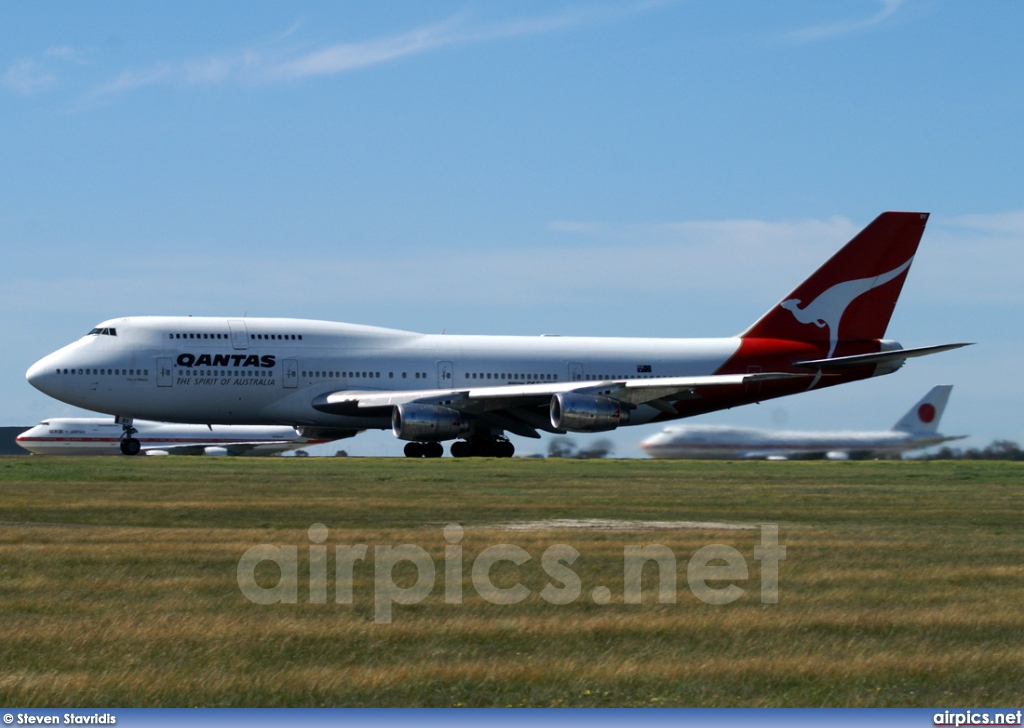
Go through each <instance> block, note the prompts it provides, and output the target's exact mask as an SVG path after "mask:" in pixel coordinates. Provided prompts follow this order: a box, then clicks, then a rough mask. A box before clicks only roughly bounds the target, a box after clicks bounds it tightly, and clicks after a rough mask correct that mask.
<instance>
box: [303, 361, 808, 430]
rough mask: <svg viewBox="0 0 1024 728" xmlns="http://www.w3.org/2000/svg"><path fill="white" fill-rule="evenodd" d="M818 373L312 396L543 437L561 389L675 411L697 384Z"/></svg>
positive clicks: (371, 412) (366, 412) (368, 411)
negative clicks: (439, 409)
mask: <svg viewBox="0 0 1024 728" xmlns="http://www.w3.org/2000/svg"><path fill="white" fill-rule="evenodd" d="M812 376H814V375H812V374H810V373H808V374H794V373H788V372H760V373H755V374H715V375H710V376H695V377H657V378H652V379H613V380H606V381H598V382H595V381H590V382H581V381H575V382H551V383H544V384H519V385H507V386H499V387H469V388H464V389H421V390H411V391H379V390H378V391H372V390H366V391H360V390H341V391H338V392H330V393H326V394H322V395H320V396H319V397H317V398H315V399H314V400H313V407H314V408H315V409H317V410H319V411H321V412H329V413H331V414H339V415H349V416H359V415H363V416H382V415H385V414H387V413H388V412H390V410H391V408H393V407H395V406H397V405H402V404H413V403H415V404H432V405H441V406H444V407H450V408H451V409H455V410H458V411H459V412H461V413H462V414H464V415H467V416H470V417H476V418H479V419H484V420H487V421H489V423H490V424H492V425H494V426H496V427H500V428H501V429H505V430H508V431H510V432H513V433H515V434H517V435H522V436H524V437H534V438H536V437H540V435H539V433H538V432H537V430H545V431H547V432H557V433H563V431H561V430H557V429H555V428H554V427H553V426H552V425H551V422H550V420H549V418H548V415H547V407H548V406H549V404H550V402H551V398H552V397H553V396H554V395H556V394H566V393H574V394H583V395H594V396H601V397H607V398H609V399H612V400H615V401H617V402H619V403H620V404H621V405H622V406H623V407H624V408H625V409H635V408H636V407H637V406H639V405H642V404H646V405H650V406H652V407H654V408H656V409H659V410H662V411H664V412H666V413H668V414H672V415H675V414H677V413H676V411H675V410H674V409H673V408H672V405H671V402H673V401H676V400H680V399H688V398H692V397H697V396H699V395H697V394H696V393H695V390H697V389H703V388H705V387H726V386H737V385H744V384H751V383H755V382H763V381H769V380H776V379H794V378H805V379H806V378H810V377H812Z"/></svg>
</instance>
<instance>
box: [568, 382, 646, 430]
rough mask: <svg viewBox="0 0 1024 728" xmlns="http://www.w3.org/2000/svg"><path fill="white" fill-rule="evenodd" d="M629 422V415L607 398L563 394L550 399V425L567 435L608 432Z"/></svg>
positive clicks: (570, 393)
mask: <svg viewBox="0 0 1024 728" xmlns="http://www.w3.org/2000/svg"><path fill="white" fill-rule="evenodd" d="M627 422H629V412H628V411H627V410H624V409H623V408H622V403H621V402H618V401H616V400H614V399H612V398H610V397H598V396H595V395H592V394H576V393H574V392H563V393H561V394H556V395H555V396H554V397H552V398H551V425H552V426H553V427H554V428H555V429H556V430H567V431H569V432H607V431H608V430H614V429H615V428H616V427H618V426H619V425H624V424H626V423H627Z"/></svg>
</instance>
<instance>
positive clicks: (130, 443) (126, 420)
mask: <svg viewBox="0 0 1024 728" xmlns="http://www.w3.org/2000/svg"><path fill="white" fill-rule="evenodd" d="M114 421H115V422H117V424H119V425H121V429H122V430H123V432H122V433H121V453H122V454H123V455H138V454H139V452H140V451H141V450H142V443H140V442H139V441H138V440H137V439H135V437H134V436H135V435H136V434H138V432H139V431H138V430H136V429H135V428H134V427H132V418H131V417H117V418H115V420H114Z"/></svg>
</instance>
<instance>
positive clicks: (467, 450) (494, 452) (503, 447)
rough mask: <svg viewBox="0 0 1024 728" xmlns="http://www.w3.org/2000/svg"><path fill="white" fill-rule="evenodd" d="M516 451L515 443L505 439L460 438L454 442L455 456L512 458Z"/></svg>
mask: <svg viewBox="0 0 1024 728" xmlns="http://www.w3.org/2000/svg"><path fill="white" fill-rule="evenodd" d="M515 453H516V448H515V445H513V444H512V443H511V442H509V441H508V440H505V439H501V440H497V439H487V440H479V439H478V440H470V441H468V442H467V441H465V440H459V441H458V442H454V443H452V457H453V458H467V457H479V458H510V457H512V456H513V455H515Z"/></svg>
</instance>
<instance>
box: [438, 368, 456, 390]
mask: <svg viewBox="0 0 1024 728" xmlns="http://www.w3.org/2000/svg"><path fill="white" fill-rule="evenodd" d="M454 371H455V369H454V367H453V366H452V363H451V362H450V361H439V362H438V363H437V387H438V389H451V388H452V387H454V386H455V374H454Z"/></svg>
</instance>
